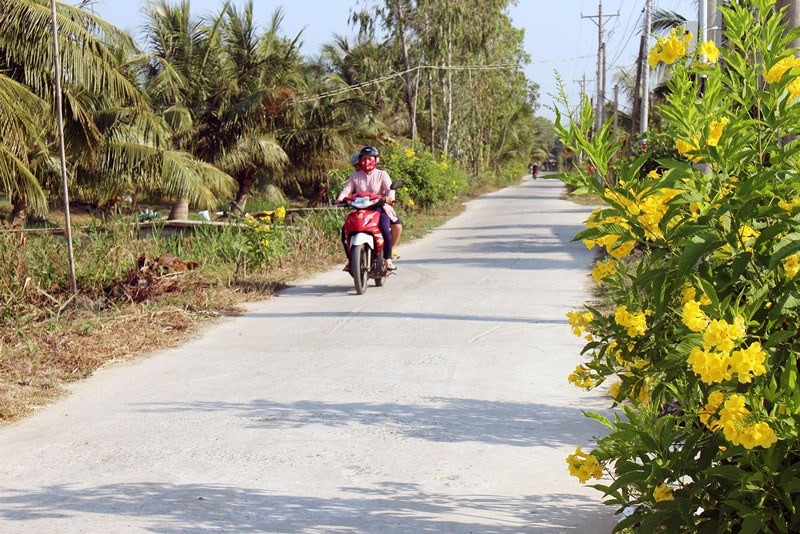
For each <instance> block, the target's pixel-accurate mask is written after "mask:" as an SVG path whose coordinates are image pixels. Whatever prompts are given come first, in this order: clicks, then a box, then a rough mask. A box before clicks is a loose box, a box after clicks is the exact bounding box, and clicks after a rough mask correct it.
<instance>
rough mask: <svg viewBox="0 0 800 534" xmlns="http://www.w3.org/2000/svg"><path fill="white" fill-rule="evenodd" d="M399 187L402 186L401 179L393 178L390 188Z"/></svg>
mask: <svg viewBox="0 0 800 534" xmlns="http://www.w3.org/2000/svg"><path fill="white" fill-rule="evenodd" d="M401 187H403V180H395V181H394V182H392V185H391V186H390V189H400V188H401Z"/></svg>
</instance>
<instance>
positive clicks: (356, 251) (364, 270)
mask: <svg viewBox="0 0 800 534" xmlns="http://www.w3.org/2000/svg"><path fill="white" fill-rule="evenodd" d="M367 255H368V252H367V250H366V248H365V247H364V245H353V246H352V247H351V248H350V274H351V275H353V286H354V287H355V289H356V294H357V295H363V294H364V291H366V290H367V279H368V276H369V264H368V262H367V259H368V258H367Z"/></svg>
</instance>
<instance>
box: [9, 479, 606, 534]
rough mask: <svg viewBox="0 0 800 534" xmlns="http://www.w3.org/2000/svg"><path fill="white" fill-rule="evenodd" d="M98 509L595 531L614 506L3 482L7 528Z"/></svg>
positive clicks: (215, 519)
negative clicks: (17, 486)
mask: <svg viewBox="0 0 800 534" xmlns="http://www.w3.org/2000/svg"><path fill="white" fill-rule="evenodd" d="M102 515H108V516H113V517H114V518H124V517H129V518H131V519H130V520H128V521H124V520H123V521H120V520H119V519H116V520H115V522H114V524H115V525H117V526H119V525H120V524H124V523H128V528H129V530H126V531H131V532H132V531H136V532H154V533H159V534H199V533H201V532H215V533H230V534H233V533H236V534H241V533H266V532H270V533H280V532H286V533H349V534H354V533H367V534H375V533H379V532H380V533H382V532H403V533H414V534H416V533H436V534H441V533H458V534H461V533H478V532H479V533H481V534H521V533H534V534H545V533H546V534H552V533H556V532H570V531H572V532H576V533H586V532H592V531H596V532H604V531H610V525H609V526H607V527H606V528H605V529H603V528H600V529H596V530H595V529H585V528H581V526H582V525H583V526H586V525H593V526H594V527H595V528H596V527H597V526H598V523H599V524H600V526H601V527H602V525H603V524H608V523H609V519H608V516H609V515H610V511H609V509H608V507H604V506H603V505H601V504H600V503H598V502H596V501H595V500H592V499H590V498H588V497H586V496H582V495H573V494H566V493H562V494H558V493H555V494H550V495H547V496H532V497H527V498H513V497H507V496H495V495H480V494H466V495H459V494H457V492H453V493H442V492H430V491H423V490H422V489H421V488H420V486H418V485H417V484H409V483H392V482H386V483H382V484H378V485H375V486H373V487H370V488H358V487H352V488H341V489H340V492H339V494H338V495H337V496H335V497H329V498H324V497H310V496H303V495H287V494H283V493H280V492H274V491H268V490H264V489H258V488H240V487H235V486H230V485H221V484H165V483H138V484H107V485H101V486H96V487H88V488H82V487H79V486H78V485H66V484H64V485H52V486H45V487H42V488H39V489H37V490H13V489H5V490H3V489H0V522H2V523H3V530H4V532H6V533H9V534H11V533H14V532H45V530H42V529H41V528H42V527H44V526H45V525H47V527H48V528H50V529H51V530H50V531H51V532H58V531H69V532H78V531H79V529H78V528H77V527H78V525H83V527H81V528H84V527H85V528H86V529H88V530H80V531H82V532H83V531H86V532H89V531H92V530H91V529H92V528H93V527H92V525H95V524H97V525H98V526H100V525H102V524H104V521H108V520H104V519H103V518H102V517H101V516H102ZM39 522H41V523H39ZM106 524H107V523H106ZM37 525H38V526H37ZM68 525H69V526H68ZM16 527H20V529H19V530H15V528H16ZM59 527H61V528H59ZM132 527H133V528H132ZM54 528H55V530H53V529H54ZM94 531H95V532H99V530H94ZM106 532H110V531H108V530H106Z"/></svg>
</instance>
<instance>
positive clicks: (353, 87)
mask: <svg viewBox="0 0 800 534" xmlns="http://www.w3.org/2000/svg"><path fill="white" fill-rule="evenodd" d="M586 57H591V55H588V56H576V57H569V58H561V59H549V60H541V61H533V62H531V63H528V65H543V64H547V63H565V62H567V61H575V60H578V59H583V58H586ZM526 66H527V65H523V64H521V63H508V64H502V65H449V66H447V65H417V66H416V67H411V68H410V69H407V70H404V71H400V72H394V73H392V74H387V75H386V76H381V77H380V78H375V79H373V80H369V81H366V82H361V83H357V84H355V85H348V86H347V87H341V88H339V89H333V90H330V91H325V92H323V93H319V94H316V95H313V96H309V97H306V98H299V99H297V100H293V101H292V102H291V104H305V103H307V102H315V101H317V100H322V99H323V98H328V97H331V96H337V95H340V94H344V93H348V92H350V91H356V90H358V89H362V88H364V87H368V86H370V85H377V84H380V83H383V82H385V81H388V80H391V79H393V78H398V77H400V76H405V75H406V74H409V73H412V72H415V71H417V70H423V69H435V70H468V71H475V70H510V69H521V68H524V67H526Z"/></svg>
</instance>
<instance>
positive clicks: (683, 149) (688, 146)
mask: <svg viewBox="0 0 800 534" xmlns="http://www.w3.org/2000/svg"><path fill="white" fill-rule="evenodd" d="M692 141H694V143H689V142H687V141H684V140H683V139H678V140H676V141H675V148H677V149H678V152H680V153H681V154H683V155H684V156H686V157H687V158H689V159H690V160H692V161H700V160H701V159H703V157H702V156H693V155H690V154H689V152H694V151H696V150H699V149H698V148H697V136H692Z"/></svg>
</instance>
